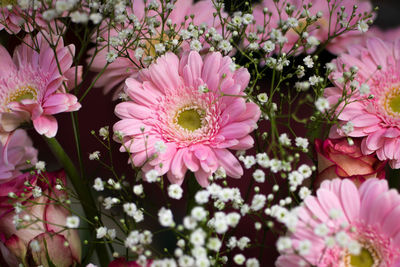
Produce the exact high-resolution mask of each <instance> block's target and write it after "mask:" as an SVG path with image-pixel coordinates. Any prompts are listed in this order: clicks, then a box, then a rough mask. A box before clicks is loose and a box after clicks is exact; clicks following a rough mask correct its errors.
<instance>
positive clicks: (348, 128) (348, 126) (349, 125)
mask: <svg viewBox="0 0 400 267" xmlns="http://www.w3.org/2000/svg"><path fill="white" fill-rule="evenodd" d="M340 129H341V130H342V131H343V133H344V134H346V135H348V134H349V133H351V132H352V131H354V124H353V123H352V122H350V121H349V122H347V123H346V124H344V125H342V127H341V128H340Z"/></svg>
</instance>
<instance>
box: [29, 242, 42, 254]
mask: <svg viewBox="0 0 400 267" xmlns="http://www.w3.org/2000/svg"><path fill="white" fill-rule="evenodd" d="M29 246H30V248H31V250H32V251H33V252H39V251H40V244H39V242H38V241H37V240H33V241H31V242H30V244H29Z"/></svg>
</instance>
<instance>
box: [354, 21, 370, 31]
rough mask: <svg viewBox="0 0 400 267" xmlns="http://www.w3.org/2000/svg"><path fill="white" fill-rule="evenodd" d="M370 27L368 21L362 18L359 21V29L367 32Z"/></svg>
mask: <svg viewBox="0 0 400 267" xmlns="http://www.w3.org/2000/svg"><path fill="white" fill-rule="evenodd" d="M368 28H369V26H368V23H366V22H365V21H364V20H360V21H359V22H358V23H357V29H358V30H359V31H360V32H362V33H364V32H367V31H368Z"/></svg>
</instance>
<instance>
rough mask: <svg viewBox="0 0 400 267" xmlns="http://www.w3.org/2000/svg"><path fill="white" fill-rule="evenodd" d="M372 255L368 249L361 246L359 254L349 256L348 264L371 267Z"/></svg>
mask: <svg viewBox="0 0 400 267" xmlns="http://www.w3.org/2000/svg"><path fill="white" fill-rule="evenodd" d="M374 262H375V261H374V257H373V256H372V254H371V252H370V251H369V250H368V249H365V248H362V249H361V252H360V254H359V255H351V256H350V266H352V267H373V266H374Z"/></svg>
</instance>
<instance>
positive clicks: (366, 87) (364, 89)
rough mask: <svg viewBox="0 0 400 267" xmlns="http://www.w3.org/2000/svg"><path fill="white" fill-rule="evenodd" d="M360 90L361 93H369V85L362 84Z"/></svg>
mask: <svg viewBox="0 0 400 267" xmlns="http://www.w3.org/2000/svg"><path fill="white" fill-rule="evenodd" d="M358 90H359V91H360V95H367V94H369V93H370V88H369V85H368V84H366V83H363V84H361V86H360V88H359V89H358Z"/></svg>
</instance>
